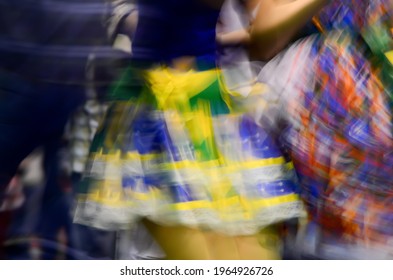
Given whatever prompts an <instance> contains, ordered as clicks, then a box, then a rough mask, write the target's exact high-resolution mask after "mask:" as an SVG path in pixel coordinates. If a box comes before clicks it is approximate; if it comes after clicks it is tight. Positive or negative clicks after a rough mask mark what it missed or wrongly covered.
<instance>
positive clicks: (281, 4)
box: [250, 0, 328, 60]
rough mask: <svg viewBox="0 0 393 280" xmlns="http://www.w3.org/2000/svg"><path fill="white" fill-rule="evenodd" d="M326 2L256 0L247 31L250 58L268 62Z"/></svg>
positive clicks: (315, 0) (325, 0) (321, 0)
mask: <svg viewBox="0 0 393 280" xmlns="http://www.w3.org/2000/svg"><path fill="white" fill-rule="evenodd" d="M327 2H328V0H260V2H259V6H258V8H257V9H258V10H257V14H256V18H255V20H254V22H253V25H252V28H251V41H252V47H251V48H250V53H251V56H253V57H254V58H257V59H262V60H269V59H271V58H272V57H273V56H274V55H276V54H277V53H278V52H279V51H281V50H282V49H283V48H285V47H286V45H287V44H288V43H289V42H290V41H291V39H292V38H293V37H294V36H295V35H296V34H297V32H298V31H299V30H300V29H301V28H302V27H303V26H304V25H305V24H306V23H307V22H308V21H309V20H310V19H311V18H312V17H313V16H314V15H315V14H316V13H317V12H318V11H319V10H320V9H321V8H322V7H323V6H324V5H326V4H327Z"/></svg>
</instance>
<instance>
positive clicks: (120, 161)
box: [75, 67, 304, 235]
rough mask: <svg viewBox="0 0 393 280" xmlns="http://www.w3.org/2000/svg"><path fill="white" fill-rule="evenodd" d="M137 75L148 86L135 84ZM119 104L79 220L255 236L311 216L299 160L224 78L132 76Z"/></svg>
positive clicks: (98, 146) (212, 74) (101, 142)
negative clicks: (306, 211)
mask: <svg viewBox="0 0 393 280" xmlns="http://www.w3.org/2000/svg"><path fill="white" fill-rule="evenodd" d="M136 76H138V77H140V80H141V81H143V82H142V83H141V84H140V85H138V86H128V85H127V84H128V83H127V81H128V80H130V79H132V78H135V77H136ZM260 94H263V92H260ZM113 96H114V97H115V98H117V100H115V101H113V104H112V105H111V106H110V108H109V111H108V113H107V116H106V119H105V122H104V123H103V125H102V127H101V128H100V130H99V131H98V133H97V135H96V137H95V140H94V143H93V147H92V151H91V157H90V160H89V164H88V169H87V170H88V172H87V173H86V174H85V176H84V180H83V184H82V187H81V194H80V201H79V203H78V207H77V209H76V214H75V221H76V222H78V223H83V224H87V225H90V226H94V227H98V228H103V229H122V228H129V227H130V226H132V224H133V223H135V222H137V221H138V220H140V219H143V218H146V219H149V220H151V221H153V222H155V223H157V224H160V225H182V226H187V227H192V228H199V229H206V230H213V231H217V232H222V233H225V234H229V235H248V234H253V233H256V232H258V231H259V230H260V229H261V228H263V227H266V226H268V225H272V224H275V223H279V222H282V221H284V220H287V219H291V218H296V217H301V216H304V209H303V206H302V202H301V201H300V198H299V195H298V190H299V188H298V183H297V177H296V173H295V170H294V168H293V164H292V162H291V161H289V160H288V158H287V157H286V156H285V153H284V152H283V151H282V150H281V149H280V147H279V146H278V145H277V142H276V141H275V139H274V138H273V137H271V135H269V134H268V133H267V131H266V130H264V129H263V127H261V126H259V125H257V123H256V122H255V120H254V118H253V117H252V116H250V115H248V114H247V113H246V111H247V106H248V105H247V104H250V102H242V101H240V102H238V101H236V102H234V100H239V98H240V97H236V98H235V97H234V96H231V94H230V93H229V92H228V91H227V90H225V86H223V84H222V81H221V74H220V72H219V71H218V70H216V69H212V70H207V71H199V72H197V71H188V72H179V71H176V70H173V69H170V68H166V67H159V68H156V69H152V70H148V71H145V70H144V71H141V70H136V69H132V68H130V69H129V71H128V72H127V73H125V75H124V77H123V79H122V80H121V81H119V83H118V84H116V86H115V87H114V91H113ZM240 99H241V98H240ZM251 103H253V102H251ZM254 105H255V104H254Z"/></svg>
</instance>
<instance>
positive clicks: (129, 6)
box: [105, 0, 138, 39]
mask: <svg viewBox="0 0 393 280" xmlns="http://www.w3.org/2000/svg"><path fill="white" fill-rule="evenodd" d="M106 1H107V2H108V4H109V8H110V11H109V13H108V17H107V19H106V21H105V24H106V26H107V30H108V35H109V37H110V38H111V39H114V38H115V37H116V35H118V34H123V35H127V36H129V37H130V38H132V37H133V35H134V33H135V29H136V25H137V22H138V10H137V5H136V1H135V0H106Z"/></svg>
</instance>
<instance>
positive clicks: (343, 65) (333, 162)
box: [253, 0, 393, 259]
mask: <svg viewBox="0 0 393 280" xmlns="http://www.w3.org/2000/svg"><path fill="white" fill-rule="evenodd" d="M295 2H297V1H295ZM265 4H266V5H267V2H266V1H261V4H260V7H259V13H260V14H261V15H262V14H264V15H266V17H267V16H269V15H270V14H271V13H269V11H270V10H269V7H268V6H265ZM392 8H393V5H392V3H391V2H389V0H388V1H384V0H382V1H356V2H355V1H331V3H330V4H329V5H328V6H327V7H326V8H325V9H324V10H323V11H321V12H320V13H319V14H317V15H316V16H315V17H314V22H315V24H316V26H317V27H318V28H319V29H320V31H321V32H322V35H317V34H316V35H314V36H310V37H308V38H306V39H303V40H300V41H297V42H296V43H294V44H292V45H290V46H289V47H288V48H287V50H285V51H284V52H281V53H280V54H279V55H277V56H276V57H275V58H274V59H273V60H271V61H270V62H269V63H267V64H266V65H265V66H264V67H263V69H262V71H261V73H260V75H259V77H258V79H259V80H260V81H263V82H265V83H267V84H268V85H269V86H270V87H271V88H272V89H273V91H272V94H271V95H270V96H269V97H267V98H270V99H269V100H272V101H273V102H272V103H271V104H278V106H277V107H276V109H275V110H273V111H275V112H276V113H277V115H276V116H278V118H275V117H273V118H275V119H276V120H277V119H279V120H280V121H279V123H281V124H282V123H286V124H287V126H286V127H285V128H284V129H283V130H281V131H282V135H281V137H282V142H283V143H285V145H286V146H287V147H288V148H289V150H290V151H291V156H292V158H293V160H294V162H295V167H296V169H297V171H298V173H299V175H300V179H301V186H302V189H303V197H304V198H305V201H306V202H307V205H308V209H309V213H310V215H311V220H312V223H316V224H317V225H318V227H319V228H320V229H322V235H320V236H319V237H320V238H321V240H320V241H319V244H318V251H315V252H314V253H313V254H314V255H316V256H317V257H319V258H339V259H342V258H366V259H367V258H391V252H392V249H391V246H390V245H389V244H391V240H392V233H393V231H392V227H391V225H390V222H389V221H390V219H391V215H392V213H393V212H392V209H391V207H390V206H389V205H390V201H391V198H392V196H391V188H392V185H391V183H392V181H393V180H392V177H391V174H392V173H391V164H390V162H391V155H392V153H391V151H392V147H393V146H392V144H393V142H392V113H391V105H390V104H391V94H392V93H391V89H392V88H391V84H392V79H391V77H392V75H391V73H392V65H391V62H389V60H388V56H387V55H388V51H389V50H391V49H392V47H393V40H392V34H391V27H392ZM263 18H264V17H262V16H261V17H259V16H258V17H257V18H256V21H255V23H254V24H255V27H257V26H259V27H260V28H262V26H268V25H267V24H266V23H265V22H264V21H263V20H261V19H263ZM266 28H267V27H266ZM282 28H284V26H282ZM280 32H281V31H280V29H277V30H273V31H272V32H271V33H270V37H269V36H268V37H259V38H257V37H253V38H254V39H255V40H256V41H257V43H256V45H257V46H258V47H256V48H254V49H253V54H254V55H256V56H258V54H257V53H258V49H259V50H260V51H261V55H260V56H259V57H262V58H264V57H269V58H270V57H271V53H270V51H266V50H265V49H266V47H264V46H262V47H259V46H261V45H262V44H263V43H264V42H266V40H268V39H269V38H273V41H276V43H275V44H276V45H277V46H278V48H279V47H280V44H281V41H282V38H281V35H278V34H282V33H280ZM274 34H276V36H274ZM258 42H259V43H258ZM273 54H275V52H273ZM270 107H271V106H270ZM271 109H272V108H271ZM270 114H271V116H273V115H274V114H273V113H272V110H270ZM318 227H313V228H314V230H313V231H311V232H312V233H311V234H314V235H319V234H318V232H319V230H318V229H316V228H318ZM314 237H315V236H314ZM314 237H313V238H312V239H315V238H314ZM306 240H308V239H306ZM306 243H308V241H306ZM343 248H344V249H343Z"/></svg>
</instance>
